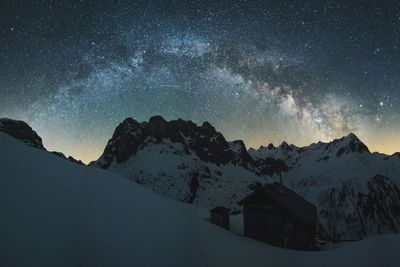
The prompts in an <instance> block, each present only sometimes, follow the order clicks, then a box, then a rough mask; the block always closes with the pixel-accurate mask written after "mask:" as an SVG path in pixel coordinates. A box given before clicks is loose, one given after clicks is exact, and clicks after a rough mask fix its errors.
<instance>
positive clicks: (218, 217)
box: [210, 213, 229, 230]
mask: <svg viewBox="0 0 400 267" xmlns="http://www.w3.org/2000/svg"><path fill="white" fill-rule="evenodd" d="M210 220H211V223H213V224H215V225H218V226H219V227H222V228H224V229H227V230H229V215H222V214H216V213H211V219H210Z"/></svg>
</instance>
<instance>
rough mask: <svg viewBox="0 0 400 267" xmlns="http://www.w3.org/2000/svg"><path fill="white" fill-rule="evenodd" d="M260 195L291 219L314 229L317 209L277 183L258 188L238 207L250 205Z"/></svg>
mask: <svg viewBox="0 0 400 267" xmlns="http://www.w3.org/2000/svg"><path fill="white" fill-rule="evenodd" d="M260 195H262V196H263V197H265V198H266V199H268V200H270V201H271V202H272V203H273V204H274V205H275V206H276V207H277V208H279V209H281V210H284V211H285V212H286V213H288V214H289V215H290V216H291V217H293V218H295V219H297V220H299V221H301V222H302V223H304V224H305V225H306V226H309V227H311V228H315V224H316V219H317V208H316V207H315V206H314V205H313V204H312V203H311V202H309V201H307V200H305V199H304V198H302V197H301V196H300V195H298V194H297V193H295V192H293V191H292V190H290V189H289V188H287V187H285V186H284V185H282V184H281V183H278V182H274V183H271V184H266V185H264V186H260V187H258V188H257V189H256V190H255V191H254V192H253V193H251V194H250V195H248V196H247V197H245V198H244V199H242V200H241V201H240V202H239V205H245V204H247V203H250V202H251V201H252V200H253V199H254V198H255V197H257V196H260Z"/></svg>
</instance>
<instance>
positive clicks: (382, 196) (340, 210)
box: [249, 133, 400, 239]
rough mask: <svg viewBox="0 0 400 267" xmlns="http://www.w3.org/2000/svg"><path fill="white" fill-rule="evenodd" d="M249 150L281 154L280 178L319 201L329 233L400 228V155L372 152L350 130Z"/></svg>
mask: <svg viewBox="0 0 400 267" xmlns="http://www.w3.org/2000/svg"><path fill="white" fill-rule="evenodd" d="M249 153H250V155H251V156H252V157H253V158H254V159H255V160H259V161H262V160H263V159H265V158H271V157H272V158H274V159H280V160H282V161H284V162H285V164H286V165H287V166H288V168H289V170H288V172H285V173H283V181H284V183H285V184H286V185H287V186H289V187H290V188H292V189H293V190H294V191H296V192H297V193H299V194H301V195H302V196H303V197H305V198H306V199H308V200H309V201H311V202H313V203H314V204H315V205H317V207H318V211H319V219H320V233H321V234H322V235H325V236H326V237H328V238H330V239H343V238H344V239H358V238H363V237H365V236H367V235H373V234H378V233H388V232H396V233H397V232H399V231H400V191H399V185H400V157H399V156H398V153H396V154H394V155H392V156H387V155H384V154H379V153H371V152H370V151H369V149H368V147H367V146H366V145H365V144H364V143H363V142H362V141H361V140H360V139H358V138H357V136H356V135H354V134H352V133H350V134H349V135H348V136H345V137H343V138H340V139H336V140H333V141H332V142H329V143H323V142H319V143H316V144H312V145H310V146H307V147H301V148H299V147H296V146H294V145H288V144H286V143H282V145H280V146H279V147H274V146H272V145H268V146H267V147H263V146H262V147H260V148H259V149H258V150H255V149H250V150H249Z"/></svg>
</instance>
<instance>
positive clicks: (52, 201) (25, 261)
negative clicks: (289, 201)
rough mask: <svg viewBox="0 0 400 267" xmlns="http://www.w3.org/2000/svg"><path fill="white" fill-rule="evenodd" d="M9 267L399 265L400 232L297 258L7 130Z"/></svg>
mask: <svg viewBox="0 0 400 267" xmlns="http://www.w3.org/2000/svg"><path fill="white" fill-rule="evenodd" d="M0 147H1V149H0V210H1V215H2V216H1V220H0V266H227V265H228V266H244V265H248V264H249V263H251V265H252V266H265V265H266V264H267V263H268V264H272V265H274V266H322V265H323V266H366V267H368V266H398V263H399V262H400V254H399V253H398V247H399V245H400V235H389V236H380V237H377V238H372V239H368V240H364V241H360V242H355V243H352V244H348V245H341V246H338V247H334V249H332V250H329V251H320V252H298V251H291V250H286V249H282V248H276V247H272V246H270V245H267V244H264V243H260V242H257V241H255V240H251V239H247V238H244V237H241V236H239V235H237V234H234V233H231V232H228V231H225V230H223V229H221V228H218V227H216V226H214V225H212V224H210V223H209V222H207V221H205V220H204V219H201V218H199V217H198V215H197V210H196V208H195V207H194V206H193V205H187V204H183V203H179V202H175V201H171V200H167V199H165V198H162V197H161V196H158V195H156V194H154V193H153V192H151V191H150V190H148V189H146V188H144V187H142V186H140V185H137V184H135V183H132V182H130V181H128V180H126V179H124V178H121V177H119V176H116V175H114V174H112V173H111V172H106V171H104V170H102V169H99V168H91V167H87V166H83V165H78V164H73V163H71V162H69V161H66V160H63V159H61V158H59V157H57V156H55V155H53V154H50V153H48V152H46V151H43V150H38V149H35V148H32V147H29V146H27V145H25V144H24V143H22V142H20V141H18V140H16V139H14V138H11V137H10V136H8V135H6V134H4V133H1V132H0Z"/></svg>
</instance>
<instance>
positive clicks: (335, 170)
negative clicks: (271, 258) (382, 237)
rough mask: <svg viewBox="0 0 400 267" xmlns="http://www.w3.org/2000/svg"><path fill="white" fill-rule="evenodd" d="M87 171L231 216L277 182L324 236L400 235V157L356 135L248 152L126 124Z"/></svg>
mask: <svg viewBox="0 0 400 267" xmlns="http://www.w3.org/2000/svg"><path fill="white" fill-rule="evenodd" d="M0 132H4V133H6V134H8V135H10V136H12V137H14V138H16V139H18V140H21V141H22V142H24V143H26V144H28V145H29V146H32V147H34V148H37V149H40V150H44V151H46V149H45V148H44V146H43V144H42V140H41V138H40V137H39V136H38V135H37V133H36V132H34V131H33V130H32V129H31V128H30V127H29V125H27V124H26V123H24V122H21V121H14V120H10V119H0ZM51 153H53V154H55V155H57V156H59V157H61V158H64V159H65V158H66V157H65V156H64V155H63V154H62V153H59V152H51ZM69 160H70V161H72V162H78V163H80V162H79V161H77V160H75V159H73V158H71V157H70V158H69ZM91 165H92V166H95V167H100V168H103V169H107V170H110V171H112V172H114V173H118V174H120V175H122V176H124V177H126V178H128V179H130V180H133V181H135V182H137V183H139V184H143V185H144V186H146V187H148V188H150V189H151V190H153V191H154V192H156V193H158V194H161V195H163V196H165V197H167V198H170V199H174V200H179V201H182V202H187V203H193V204H195V205H196V206H200V207H204V208H211V207H215V206H218V205H222V206H226V207H230V208H232V209H233V210H234V211H240V207H239V206H238V205H237V202H238V201H239V200H240V199H242V198H243V197H244V196H246V195H247V194H249V193H250V192H251V191H252V188H253V186H254V184H255V183H256V182H260V183H266V182H271V181H274V180H277V179H279V176H282V179H283V182H284V184H285V185H286V186H288V187H290V188H291V189H292V190H294V191H295V192H297V193H298V194H300V195H302V196H303V197H304V198H306V199H307V200H309V201H311V202H312V203H314V204H315V205H316V206H317V208H318V215H319V216H318V217H319V233H320V234H321V236H322V237H325V238H327V239H360V238H364V237H366V236H369V235H375V234H382V233H398V232H399V231H400V190H399V186H400V153H395V154H393V155H391V156H388V155H384V154H379V153H371V152H370V151H369V149H368V147H367V146H366V145H365V144H363V143H362V141H361V140H359V139H358V138H357V136H355V135H354V134H349V135H348V136H345V137H343V138H341V139H337V140H333V141H332V142H328V143H323V142H319V143H315V144H311V145H310V146H307V147H296V146H294V145H289V144H287V143H285V142H283V143H282V144H281V145H280V146H279V147H274V146H273V145H268V146H267V147H260V148H259V149H257V150H255V149H249V150H248V151H247V150H246V148H245V145H244V144H243V142H242V141H240V140H238V141H233V142H227V141H226V140H225V138H224V137H223V135H222V134H221V133H219V132H217V131H216V130H215V128H214V127H212V126H211V125H210V124H209V123H203V124H202V125H201V126H197V125H196V124H194V123H193V122H191V121H183V120H176V121H170V122H168V121H165V120H164V119H163V118H162V117H160V116H156V117H152V118H151V119H150V120H149V122H142V123H139V122H137V121H135V120H133V119H131V118H128V119H126V120H125V121H123V122H122V123H121V124H120V125H119V126H118V127H117V128H116V130H115V133H114V135H113V137H112V138H111V139H110V141H109V142H108V144H107V146H106V148H105V150H104V153H103V154H102V155H101V157H100V158H99V159H98V160H97V161H94V162H92V163H91Z"/></svg>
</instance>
